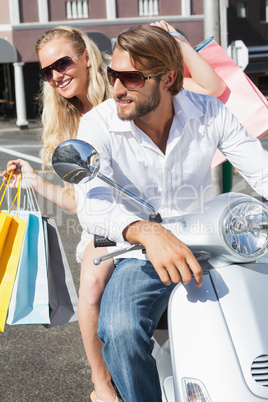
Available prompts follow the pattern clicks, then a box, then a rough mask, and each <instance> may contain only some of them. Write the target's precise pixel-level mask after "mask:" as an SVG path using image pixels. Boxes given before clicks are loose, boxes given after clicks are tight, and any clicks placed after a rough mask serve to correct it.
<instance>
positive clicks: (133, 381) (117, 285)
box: [98, 259, 175, 402]
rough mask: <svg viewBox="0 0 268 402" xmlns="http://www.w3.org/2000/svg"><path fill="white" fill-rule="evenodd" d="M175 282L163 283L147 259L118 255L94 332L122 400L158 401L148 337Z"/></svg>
mask: <svg viewBox="0 0 268 402" xmlns="http://www.w3.org/2000/svg"><path fill="white" fill-rule="evenodd" d="M174 286H175V285H170V286H165V285H164V284H163V283H162V282H161V281H160V279H159V277H158V275H157V273H156V271H155V270H154V268H153V266H152V264H151V263H150V262H149V261H143V260H136V259H123V260H121V261H120V263H119V264H118V265H117V267H116V269H115V271H114V273H113V275H112V277H111V279H110V281H109V283H108V285H107V286H106V289H105V291H104V294H103V298H102V304H101V314H100V319H99V331H98V334H99V337H100V339H101V340H102V341H103V342H104V347H103V356H104V360H105V361H106V364H107V366H108V368H109V371H110V373H111V375H112V378H113V380H114V382H115V384H116V386H117V387H118V390H119V392H120V393H121V396H122V398H123V400H124V401H125V402H148V401H154V402H158V401H159V402H161V401H162V398H161V389H160V384H159V377H158V373H157V368H156V363H155V360H154V359H153V357H152V355H151V353H152V349H153V340H152V339H151V337H152V335H153V332H154V330H155V328H156V325H157V323H158V321H159V319H160V317H161V315H162V313H163V312H164V310H165V308H166V306H167V303H168V299H169V296H170V293H171V291H172V290H173V288H174Z"/></svg>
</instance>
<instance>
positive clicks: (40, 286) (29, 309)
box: [7, 210, 50, 325]
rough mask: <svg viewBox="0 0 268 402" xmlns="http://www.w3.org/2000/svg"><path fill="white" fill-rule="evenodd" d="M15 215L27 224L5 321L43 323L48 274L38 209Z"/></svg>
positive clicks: (47, 308) (46, 310) (17, 323)
mask: <svg viewBox="0 0 268 402" xmlns="http://www.w3.org/2000/svg"><path fill="white" fill-rule="evenodd" d="M19 217H21V218H23V219H25V221H27V227H26V231H25V237H24V243H23V247H22V252H21V258H20V261H19V266H18V271H17V277H16V280H15V283H14V287H13V292H12V296H11V300H10V305H9V311H8V317H7V324H9V325H21V324H47V323H50V319H49V305H48V278H47V264H46V253H45V241H44V231H43V223H42V217H41V213H40V212H39V211H23V210H21V211H19Z"/></svg>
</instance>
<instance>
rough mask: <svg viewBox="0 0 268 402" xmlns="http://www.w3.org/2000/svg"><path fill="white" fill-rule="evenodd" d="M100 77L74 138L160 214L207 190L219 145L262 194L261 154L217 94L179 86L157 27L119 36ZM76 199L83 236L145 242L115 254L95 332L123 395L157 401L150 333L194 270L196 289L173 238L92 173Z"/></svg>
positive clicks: (169, 44)
mask: <svg viewBox="0 0 268 402" xmlns="http://www.w3.org/2000/svg"><path fill="white" fill-rule="evenodd" d="M108 78H109V81H110V84H111V85H112V86H113V95H114V99H109V100H107V101H105V102H103V103H102V104H100V105H99V106H97V107H95V108H94V109H92V110H91V111H90V112H89V113H87V114H86V115H85V116H84V117H83V119H82V120H81V123H80V128H79V131H78V139H82V140H84V141H86V142H88V143H90V144H91V145H92V146H93V147H94V148H96V149H97V151H98V152H99V155H100V160H101V172H102V173H103V174H105V175H106V176H108V177H111V178H113V179H114V180H115V181H116V182H118V183H120V185H122V186H123V187H127V188H128V189H129V190H130V191H132V192H134V193H135V194H137V195H139V196H141V198H143V199H145V201H147V202H150V203H151V204H152V205H153V206H154V207H155V209H156V210H157V211H158V212H160V213H161V215H162V216H165V217H166V216H174V215H178V214H183V213H186V212H190V211H192V210H194V209H196V208H197V207H200V206H201V205H200V200H202V202H205V201H207V200H208V199H210V198H211V197H212V196H213V191H212V180H211V161H212V158H213V156H214V153H215V151H216V149H217V148H218V149H220V151H221V152H222V153H223V154H224V155H225V156H226V157H227V158H228V159H229V161H230V162H231V163H232V165H234V166H235V168H236V169H237V170H238V171H239V172H240V173H241V174H242V176H243V177H244V178H245V179H246V180H247V181H248V182H249V183H250V184H251V186H252V187H253V188H254V189H255V190H256V191H257V192H258V193H259V194H261V195H262V196H263V197H265V198H267V199H268V153H267V152H266V151H265V150H264V149H263V148H262V146H261V144H260V142H259V140H257V139H254V138H251V137H249V136H248V135H247V132H246V130H245V128H244V127H243V126H242V125H241V124H240V123H239V121H238V120H237V119H236V117H235V116H233V115H232V113H231V112H230V111H229V110H228V109H227V108H226V107H225V106H224V105H223V104H222V103H221V102H220V101H219V100H218V99H217V98H214V97H211V96H207V95H201V94H196V93H194V92H189V91H185V90H184V89H183V88H182V82H183V60H182V55H181V52H180V49H179V47H178V45H177V43H176V40H175V39H174V38H173V37H171V35H170V34H169V33H167V32H164V33H163V30H162V29H161V28H159V27H157V26H141V27H136V28H132V29H129V30H128V31H125V32H123V33H121V34H120V35H119V36H118V38H117V41H116V43H115V47H114V53H113V57H112V62H111V67H110V68H108ZM76 199H77V211H78V217H79V220H80V223H81V225H82V226H83V228H84V229H86V230H87V231H88V232H89V233H96V234H99V235H102V236H105V237H108V238H109V239H111V240H114V241H115V242H117V243H119V244H120V243H121V244H123V243H125V242H127V244H128V243H131V244H134V243H141V244H142V245H143V246H144V247H145V249H146V254H142V252H141V251H136V252H135V254H133V255H131V256H127V258H121V259H119V260H116V261H115V266H116V268H115V270H114V272H113V274H112V277H111V278H110V280H109V282H108V284H107V286H106V289H105V291H104V294H103V297H102V304H101V313H100V319H99V329H98V334H99V337H100V339H101V340H102V341H103V342H104V347H103V356H104V359H105V361H106V364H107V366H108V368H109V371H110V373H111V375H112V378H113V380H114V382H115V384H116V386H117V388H118V390H119V392H120V394H121V396H122V399H123V400H124V401H126V402H132V401H135V402H138V401H139V402H148V401H154V402H156V401H161V400H162V398H161V389H160V384H159V379H158V374H157V369H156V364H155V361H154V359H153V358H152V356H151V352H152V349H153V341H152V339H151V337H152V335H153V332H154V330H155V328H156V326H157V323H158V321H159V319H160V317H161V315H162V313H163V311H164V310H165V308H166V306H167V303H168V299H169V296H170V294H171V292H172V290H173V289H174V287H175V286H176V284H177V283H179V282H180V281H181V282H183V283H188V282H189V281H190V280H191V279H192V274H193V276H194V280H195V282H196V285H197V286H201V285H202V269H201V267H200V265H199V263H198V262H197V261H196V259H195V258H194V256H193V255H192V253H191V251H190V250H189V249H188V247H187V246H186V245H185V244H183V243H182V242H181V241H180V240H179V238H177V237H176V236H175V235H174V234H172V233H171V232H169V231H168V230H166V229H165V228H164V227H163V226H161V225H160V224H159V223H155V222H148V221H147V217H146V213H145V212H142V211H141V212H138V211H137V208H136V207H134V208H135V210H134V208H133V205H132V208H131V206H130V205H128V203H127V200H124V199H122V198H121V199H120V201H118V200H117V199H116V194H113V191H112V189H111V188H109V186H108V185H107V186H106V185H105V184H103V182H102V181H100V180H99V179H97V178H96V179H94V180H93V181H89V182H88V183H86V184H85V183H82V184H79V185H76ZM133 211H135V212H133ZM100 269H101V268H100ZM178 317H179V312H178ZM197 336H198V335H197ZM181 347H182V348H184V347H186V345H181Z"/></svg>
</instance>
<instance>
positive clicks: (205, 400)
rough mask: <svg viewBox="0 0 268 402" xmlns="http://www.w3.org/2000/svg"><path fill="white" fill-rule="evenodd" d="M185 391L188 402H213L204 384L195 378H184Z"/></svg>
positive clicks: (185, 398)
mask: <svg viewBox="0 0 268 402" xmlns="http://www.w3.org/2000/svg"><path fill="white" fill-rule="evenodd" d="M182 384H183V393H184V400H185V401H186V402H211V399H210V397H209V395H208V392H207V390H206V387H205V386H204V384H203V383H202V382H201V381H199V380H196V379H194V378H183V380H182Z"/></svg>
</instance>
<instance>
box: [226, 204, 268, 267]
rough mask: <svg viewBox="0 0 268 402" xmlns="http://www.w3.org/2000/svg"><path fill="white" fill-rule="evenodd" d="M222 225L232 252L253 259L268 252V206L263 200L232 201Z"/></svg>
mask: <svg viewBox="0 0 268 402" xmlns="http://www.w3.org/2000/svg"><path fill="white" fill-rule="evenodd" d="M221 226H222V237H223V240H224V243H225V245H226V246H227V248H228V249H229V251H230V252H231V254H234V255H239V256H240V257H243V258H248V259H250V260H252V259H253V258H261V257H262V256H264V255H265V254H267V253H268V208H267V207H266V205H264V204H262V203H261V202H259V201H257V200H255V199H254V201H249V200H241V199H240V200H237V201H235V202H234V203H233V204H232V203H231V205H229V207H228V209H227V210H226V211H225V213H224V214H223V218H222V225H221Z"/></svg>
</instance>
